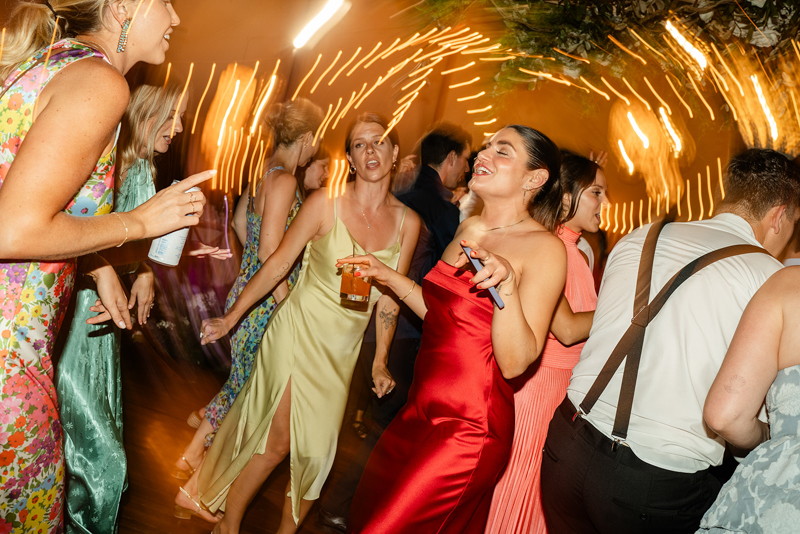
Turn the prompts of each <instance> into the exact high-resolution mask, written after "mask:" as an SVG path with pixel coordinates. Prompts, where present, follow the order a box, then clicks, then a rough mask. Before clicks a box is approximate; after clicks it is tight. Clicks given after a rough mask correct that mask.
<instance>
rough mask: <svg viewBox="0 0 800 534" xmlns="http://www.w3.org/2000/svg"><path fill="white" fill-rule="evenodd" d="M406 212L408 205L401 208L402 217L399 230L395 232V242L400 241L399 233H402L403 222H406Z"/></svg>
mask: <svg viewBox="0 0 800 534" xmlns="http://www.w3.org/2000/svg"><path fill="white" fill-rule="evenodd" d="M406 213H408V206H406V207H405V209H404V210H403V218H402V219H400V230H398V232H397V242H398V243H399V242H400V234H402V233H403V223H405V222H406Z"/></svg>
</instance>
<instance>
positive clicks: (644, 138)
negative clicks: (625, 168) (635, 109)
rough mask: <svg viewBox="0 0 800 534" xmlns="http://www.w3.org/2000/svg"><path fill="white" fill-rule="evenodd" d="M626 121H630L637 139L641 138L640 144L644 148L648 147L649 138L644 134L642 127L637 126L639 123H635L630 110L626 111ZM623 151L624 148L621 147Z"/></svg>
mask: <svg viewBox="0 0 800 534" xmlns="http://www.w3.org/2000/svg"><path fill="white" fill-rule="evenodd" d="M628 121H629V122H630V123H631V127H632V128H633V131H634V132H636V135H638V136H639V139H641V141H642V146H644V148H646V149H647V148H650V140H649V139H648V138H647V136H646V135H645V134H644V132H643V131H642V129H641V128H639V125H638V124H636V119H634V118H633V113H631V112H630V111H629V112H628ZM624 152H625V150H624V149H623V153H624Z"/></svg>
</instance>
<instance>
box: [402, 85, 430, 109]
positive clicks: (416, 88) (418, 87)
mask: <svg viewBox="0 0 800 534" xmlns="http://www.w3.org/2000/svg"><path fill="white" fill-rule="evenodd" d="M412 83H415V82H412ZM426 83H428V82H427V81H426V80H422V81H421V82H419V85H418V86H417V87H415V88H414V89H412V90H411V91H410V92H409V94H411V93H416V92H417V91H419V90H420V89H422V88H423V87H425V84H426ZM409 85H411V84H406V85H404V86H403V87H408V86H409ZM403 90H404V91H405V89H403ZM406 97H408V95H406V96H404V97H403V98H406ZM401 100H402V99H401ZM397 103H398V104H402V103H403V102H401V101H400V100H398V101H397Z"/></svg>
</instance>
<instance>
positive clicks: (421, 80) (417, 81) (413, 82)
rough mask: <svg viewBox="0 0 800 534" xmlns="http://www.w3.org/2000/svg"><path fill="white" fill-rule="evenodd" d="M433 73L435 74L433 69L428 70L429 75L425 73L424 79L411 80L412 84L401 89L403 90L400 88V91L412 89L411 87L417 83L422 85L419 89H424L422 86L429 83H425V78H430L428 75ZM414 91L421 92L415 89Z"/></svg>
mask: <svg viewBox="0 0 800 534" xmlns="http://www.w3.org/2000/svg"><path fill="white" fill-rule="evenodd" d="M431 72H433V69H428V72H427V73H425V76H423V77H422V78H420V79H419V80H411V81H410V82H408V83H407V84H405V85H404V86H403V87H401V88H400V90H401V91H405V90H406V89H408V88H409V87H411V86H412V85H414V84H415V83H419V84H421V85H420V86H419V87H422V86H424V85H425V84H426V83H428V82H427V81H425V80H424V78H426V77H427V76H428V74H430V73H431ZM414 91H419V89H414Z"/></svg>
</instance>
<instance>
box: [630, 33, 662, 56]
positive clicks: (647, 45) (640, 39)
mask: <svg viewBox="0 0 800 534" xmlns="http://www.w3.org/2000/svg"><path fill="white" fill-rule="evenodd" d="M628 31H629V32H631V33H632V34H633V36H634V37H636V38H637V39H639V42H640V43H642V44H643V45H644V46H646V47H647V49H648V50H650V51H651V52H653V53H654V54H656V55H657V56H658V57H660V58H661V59H663V60H664V61H666V60H667V58H666V57H664V54H662V53H661V52H659V51H658V50H656V49H655V48H653V47H652V46H650V45H649V44H648V43H647V41H645V40H644V39H642V37H641V36H640V35H639V34H638V33H636V32H635V31H633V30H632V29H631V28H628Z"/></svg>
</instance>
